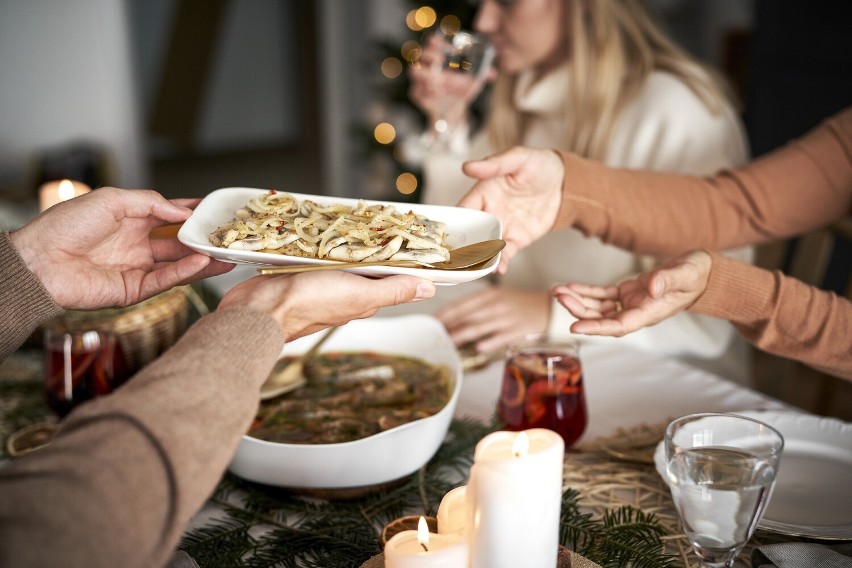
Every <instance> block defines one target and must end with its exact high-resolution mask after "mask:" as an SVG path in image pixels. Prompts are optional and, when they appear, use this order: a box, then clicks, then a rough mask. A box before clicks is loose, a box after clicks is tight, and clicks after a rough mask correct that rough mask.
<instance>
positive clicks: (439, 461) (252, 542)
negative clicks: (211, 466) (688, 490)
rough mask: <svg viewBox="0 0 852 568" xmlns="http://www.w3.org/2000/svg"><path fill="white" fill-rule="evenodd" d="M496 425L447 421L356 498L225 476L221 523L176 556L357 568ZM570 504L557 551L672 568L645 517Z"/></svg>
mask: <svg viewBox="0 0 852 568" xmlns="http://www.w3.org/2000/svg"><path fill="white" fill-rule="evenodd" d="M498 427H499V425H498V424H496V423H492V424H488V425H483V424H481V423H479V422H476V421H474V420H469V419H468V420H464V419H462V420H455V421H453V423H452V425H451V426H450V430H449V433H448V436H447V440H446V441H445V443H444V444H443V445H442V446H441V448H440V449H439V450H438V452H437V453H436V454H435V456H434V457H433V458H432V460H430V462H429V463H428V464H427V465H426V466H425V467H424V468H422V469H421V470H420V471H419V472H417V473H416V474H414V475H412V476H410V477H408V478H407V479H406V480H404V482H402V483H401V484H400V485H398V486H396V487H392V488H390V489H387V490H385V491H381V492H379V493H375V494H372V495H368V496H366V497H364V498H360V499H352V500H348V501H323V500H317V499H310V498H306V497H302V496H300V495H297V494H294V493H293V492H290V491H287V490H284V489H281V488H276V487H269V486H264V485H259V484H255V483H251V482H248V481H245V480H242V479H240V478H237V477H235V476H233V475H230V474H228V475H226V476H225V477H224V478H223V479H222V482H221V483H220V484H219V487H218V488H217V490H216V492H215V495H214V497H213V499H214V500H215V501H218V502H220V503H221V504H223V505H224V506H225V514H226V515H227V516H228V518H226V519H223V520H217V521H213V522H211V524H210V525H208V526H205V527H202V528H200V529H195V530H194V531H192V532H190V533H189V534H187V535H186V536H185V538H184V542H183V544H182V548H184V549H185V550H186V551H187V552H188V553H189V554H190V555H191V556H193V558H195V559H196V561H197V562H198V563H199V565H200V566H202V568H207V567H219V566H250V567H252V568H266V567H281V568H295V567H296V566H307V567H322V568H349V567H352V568H359V567H360V566H361V564H363V563H364V562H365V561H366V560H367V559H369V558H370V557H371V556H373V555H375V554H377V553H378V552H379V551H380V549H379V543H378V537H379V533H380V532H381V529H382V527H384V526H385V525H386V524H388V523H389V522H391V521H392V520H394V519H396V518H399V517H401V516H403V515H406V514H418V513H419V514H425V515H434V514H435V511H436V510H437V507H438V505H439V504H440V502H441V499H442V498H443V496H444V495H446V493H447V492H448V491H449V490H451V489H453V488H454V487H457V486H458V485H461V484H462V483H464V482H465V480H466V479H467V475H468V473H469V469H470V464H471V461H472V456H473V450H474V448H475V446H476V444H477V443H478V442H479V440H481V439H482V438H483V437H484V436H486V435H487V434H488V433H490V432H492V431H494V430H497V429H498ZM579 500H580V495H579V493H578V492H577V491H575V490H574V489H571V488H569V489H567V490H566V491H565V493H564V494H563V496H562V514H561V522H560V542H561V543H562V544H563V545H565V546H568V547H569V548H571V549H573V550H575V551H576V552H577V553H579V554H582V555H584V556H586V557H587V558H590V559H591V560H593V561H595V562H597V563H599V564H601V565H602V566H606V567H609V566H627V565H629V566H633V567H636V568H668V567H670V566H672V565H673V560H672V557H668V556H665V555H664V554H663V545H662V540H661V536H663V535H664V534H665V531H664V529H663V528H662V526H661V525H660V523H659V522H658V521H657V518H656V517H655V516H654V515H649V514H645V513H643V512H642V511H640V510H637V509H633V508H631V507H622V508H620V509H616V510H613V511H608V512H607V513H606V514H605V515H604V517H603V518H602V519H594V518H593V517H592V515H591V514H589V513H583V512H582V511H581V509H580V505H579ZM412 512H413V513H412ZM249 531H253V532H251V533H250V532H249ZM252 534H255V535H258V534H260V536H254V537H253V536H251V535H252Z"/></svg>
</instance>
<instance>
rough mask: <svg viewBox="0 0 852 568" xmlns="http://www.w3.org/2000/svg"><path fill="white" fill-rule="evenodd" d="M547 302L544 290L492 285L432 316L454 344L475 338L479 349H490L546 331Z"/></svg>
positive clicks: (488, 351) (547, 319) (485, 351)
mask: <svg viewBox="0 0 852 568" xmlns="http://www.w3.org/2000/svg"><path fill="white" fill-rule="evenodd" d="M550 305H551V299H550V295H549V294H548V293H547V292H544V291H538V290H523V289H518V288H509V287H507V286H491V287H490V288H487V289H485V290H482V291H479V292H474V293H473V294H470V295H468V296H465V297H464V298H461V299H459V300H456V301H455V302H452V303H450V304H448V305H446V306H444V307H443V308H441V309H440V310H438V311H437V312H435V317H437V318H438V319H439V320H441V323H443V324H444V327H446V328H447V332H448V333H449V334H450V337H451V338H452V340H453V342H454V343H455V344H456V345H458V346H462V345H465V344H467V343H471V342H475V343H476V349H477V351H478V352H480V353H491V352H494V351H497V350H500V349H503V348H505V347H506V346H507V345H509V344H510V343H513V342H515V341H518V340H520V339H523V337H524V336H525V335H527V334H530V333H541V332H544V331H546V330H547V323H548V321H549V320H550Z"/></svg>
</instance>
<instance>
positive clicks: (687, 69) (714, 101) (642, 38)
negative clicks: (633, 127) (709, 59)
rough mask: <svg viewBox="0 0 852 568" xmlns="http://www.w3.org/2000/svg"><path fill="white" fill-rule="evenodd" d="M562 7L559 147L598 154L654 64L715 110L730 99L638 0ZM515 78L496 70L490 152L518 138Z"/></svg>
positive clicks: (569, 0)
mask: <svg viewBox="0 0 852 568" xmlns="http://www.w3.org/2000/svg"><path fill="white" fill-rule="evenodd" d="M565 8H566V10H565V11H566V17H567V22H566V23H567V30H568V32H567V34H566V35H568V37H567V38H566V45H565V56H564V58H563V60H562V61H569V60H570V66H571V71H570V72H571V81H570V91H569V92H568V93H567V96H566V101H565V105H566V106H565V116H566V118H567V120H566V124H565V140H564V147H563V149H564V150H570V151H572V152H576V153H578V154H580V155H582V156H586V157H588V158H594V159H598V160H601V159H603V158H604V157H605V155H606V148H607V145H608V143H609V138H610V135H611V133H612V129H613V125H614V124H615V121H616V119H617V118H618V115H619V113H620V112H621V111H622V110H623V109H624V107H625V106H626V105H627V104H628V103H629V102H630V101H631V100H632V99H633V98H634V97H635V96H636V95H637V94H638V93H639V91H640V90H641V88H642V86H643V85H644V83H645V81H646V80H647V78H648V76H649V75H650V74H651V73H652V72H654V71H663V72H666V73H670V74H672V75H674V76H675V77H676V78H677V79H679V80H680V81H682V82H683V83H684V84H685V85H686V86H687V87H688V88H689V89H690V90H691V91H692V92H693V93H695V95H696V96H697V97H698V98H699V99H700V100H701V101H702V102H703V103H704V105H705V106H706V107H707V108H708V109H709V110H710V111H711V113H713V114H718V113H720V112H721V111H722V110H723V108H724V106H725V104H726V102H727V101H729V100H731V96H730V93H729V92H728V90H727V88H726V86H725V83H724V81H723V80H722V79H721V77H720V76H719V75H718V74H717V73H715V72H714V71H713V70H711V69H709V68H708V67H706V66H704V65H701V64H700V63H699V62H698V61H696V60H695V59H693V58H692V57H690V56H689V55H687V53H686V52H685V51H683V50H682V49H681V48H679V47H678V46H677V45H675V43H674V42H673V41H672V40H670V39H669V38H668V37H666V35H665V34H664V33H663V32H662V30H661V29H660V27H659V26H658V25H657V23H656V22H655V21H654V20H653V19H652V18H651V16H650V15H649V13H648V12H647V11H646V9H645V7H644V5H643V3H642V2H641V0H565ZM547 70H548V69H540V70H539V71H540V73H539V76H541V75H542V74H544V73H545V72H546V71H547ZM516 81H517V77H516V76H509V75H505V74H500V76H499V77H498V79H497V81H496V82H495V84H494V87H493V91H492V96H491V108H490V112H489V116H488V119H487V121H486V129H487V132H488V136H489V139H490V141H491V144H492V145H493V146H494V150H496V151H500V150H504V149H506V148H509V147H510V146H513V145H515V144H520V143H521V142H522V138H523V135H524V129H525V125H526V120H527V117H526V116H525V114H524V113H522V112H521V111H519V110H517V108H516V107H515V104H514V93H515V84H516Z"/></svg>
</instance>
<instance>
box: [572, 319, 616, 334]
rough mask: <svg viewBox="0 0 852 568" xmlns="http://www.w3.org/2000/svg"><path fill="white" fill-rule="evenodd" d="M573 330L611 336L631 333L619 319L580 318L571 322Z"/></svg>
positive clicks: (574, 331)
mask: <svg viewBox="0 0 852 568" xmlns="http://www.w3.org/2000/svg"><path fill="white" fill-rule="evenodd" d="M571 331H572V332H573V333H580V334H583V335H606V336H610V337H622V336H624V335H626V334H627V333H629V331H628V330H626V329H625V327H624V324H623V323H622V322H621V321H620V320H618V319H591V320H578V321H576V322H574V323H573V324H571Z"/></svg>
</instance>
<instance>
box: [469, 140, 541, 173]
mask: <svg viewBox="0 0 852 568" xmlns="http://www.w3.org/2000/svg"><path fill="white" fill-rule="evenodd" d="M526 157H527V156H526V152H524V150H523V149H522V148H519V147H515V148H511V149H509V150H506V151H505V152H501V153H499V154H494V155H493V156H489V157H488V158H485V159H484V160H471V161H468V162H465V163H464V164H462V171H463V172H464V173H465V175H467V176H470V177H472V178H476V179H488V178H491V177H494V176H499V175H506V174H509V173H513V172H514V171H516V170H517V169H518V168H519V167H520V166H521V164H523V163H524V161H525V160H526Z"/></svg>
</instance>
